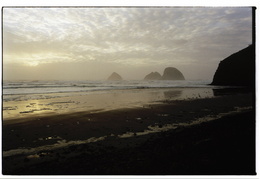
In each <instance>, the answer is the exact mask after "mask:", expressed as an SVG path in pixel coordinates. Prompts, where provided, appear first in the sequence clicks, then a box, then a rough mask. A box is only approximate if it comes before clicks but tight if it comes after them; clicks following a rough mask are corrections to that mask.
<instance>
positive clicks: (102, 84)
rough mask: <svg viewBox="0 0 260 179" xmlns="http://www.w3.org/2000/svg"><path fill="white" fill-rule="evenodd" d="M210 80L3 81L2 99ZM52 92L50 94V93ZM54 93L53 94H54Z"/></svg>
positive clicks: (178, 85) (201, 84) (192, 85)
mask: <svg viewBox="0 0 260 179" xmlns="http://www.w3.org/2000/svg"><path fill="white" fill-rule="evenodd" d="M208 84H210V81H208V80H204V81H200V80H197V81H186V80H185V81H167V80H166V81H162V80H160V81H159V80H155V81H145V80H129V81H128V80H123V81H87V80H86V81H4V82H3V101H4V102H7V101H21V100H28V99H49V98H57V97H64V96H71V95H75V93H78V92H81V93H82V92H84V93H85V94H91V93H93V92H100V93H106V92H108V91H111V90H127V89H155V88H211V87H212V86H209V85H208ZM50 94H52V95H50ZM54 94H55V95H54Z"/></svg>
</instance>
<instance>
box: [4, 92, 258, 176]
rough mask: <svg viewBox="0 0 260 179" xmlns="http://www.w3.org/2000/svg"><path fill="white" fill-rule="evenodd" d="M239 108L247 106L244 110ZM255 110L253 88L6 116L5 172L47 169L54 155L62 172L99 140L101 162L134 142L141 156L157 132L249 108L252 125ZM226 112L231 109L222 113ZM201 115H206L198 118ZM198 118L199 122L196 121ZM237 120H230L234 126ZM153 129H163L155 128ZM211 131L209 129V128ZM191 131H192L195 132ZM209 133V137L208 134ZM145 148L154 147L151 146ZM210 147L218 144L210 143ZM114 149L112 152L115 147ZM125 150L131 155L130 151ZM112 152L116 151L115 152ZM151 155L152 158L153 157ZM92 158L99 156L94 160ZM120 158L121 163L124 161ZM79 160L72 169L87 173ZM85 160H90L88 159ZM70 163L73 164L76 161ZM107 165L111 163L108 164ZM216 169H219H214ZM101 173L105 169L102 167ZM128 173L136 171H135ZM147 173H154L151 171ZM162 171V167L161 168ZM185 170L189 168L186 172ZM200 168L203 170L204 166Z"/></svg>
mask: <svg viewBox="0 0 260 179" xmlns="http://www.w3.org/2000/svg"><path fill="white" fill-rule="evenodd" d="M239 109H244V110H242V111H240V112H239ZM254 110H255V109H254V98H253V95H252V94H250V93H245V94H240V93H239V94H229V95H224V96H223V95H220V96H217V97H215V98H203V99H199V98H198V99H192V100H164V101H163V103H161V104H153V105H147V106H143V107H138V108H123V109H118V110H110V111H102V112H97V113H89V112H76V113H71V114H69V115H68V114H66V115H55V116H45V117H41V118H40V119H39V118H33V117H32V120H29V121H24V122H22V123H16V122H15V121H13V120H6V121H3V153H4V158H3V172H4V174H39V173H40V174H44V173H42V172H41V170H40V168H42V167H43V166H42V165H43V164H44V163H46V162H47V163H48V164H50V165H51V166H52V165H54V166H55V165H56V164H55V162H54V161H57V160H58V161H60V160H61V162H60V163H61V166H60V167H58V168H57V172H58V171H59V172H58V174H62V171H63V170H64V167H65V165H70V164H68V163H66V162H68V161H77V160H80V161H81V159H78V157H79V156H81V157H83V158H84V155H86V153H87V156H89V157H90V155H97V154H96V153H95V151H92V149H91V150H90V149H89V147H90V148H91V146H92V147H93V146H94V148H93V150H98V151H99V152H100V153H99V154H98V158H99V159H98V160H99V161H100V162H101V161H102V160H108V159H109V158H110V157H109V156H106V155H105V153H106V150H109V151H110V149H112V148H113V150H115V151H120V153H122V156H121V154H120V155H119V156H121V157H123V156H124V155H123V154H124V153H125V152H124V151H125V150H126V151H128V150H130V148H132V149H131V150H132V151H131V152H134V153H135V155H134V157H136V155H137V156H139V155H140V157H141V156H142V155H143V154H142V152H141V153H139V152H138V150H139V147H142V146H144V144H145V143H147V142H148V141H151V142H152V141H153V142H152V143H153V144H154V145H156V142H155V141H154V140H155V139H157V138H158V140H162V139H163V138H164V137H163V138H161V137H160V136H161V135H164V134H168V133H172V134H171V136H174V135H175V134H176V133H178V131H182V130H185V131H187V133H190V132H189V131H190V130H189V129H190V128H194V127H195V128H196V126H203V125H204V123H205V124H211V123H214V122H215V121H218V119H221V118H230V116H231V118H232V116H243V115H244V114H246V115H249V114H250V115H249V116H251V119H250V121H251V123H250V125H251V126H250V127H251V128H252V127H254V125H252V121H254V120H255V119H254V116H255V114H254V112H253V111H254ZM230 111H237V112H235V113H234V114H228V112H230ZM250 111H251V112H250ZM221 113H227V114H225V115H224V114H223V115H222V116H221V115H220V114H221ZM208 117H211V118H213V119H215V120H212V121H209V120H208V119H207V118H208ZM239 118H241V119H240V120H244V119H243V117H239ZM200 119H204V120H202V121H199V120H200ZM198 121H199V122H198ZM245 122H246V121H245ZM193 123H194V124H196V123H198V124H197V125H191V124H193ZM246 123H247V122H246ZM169 125H172V126H171V127H174V128H169V129H168V130H164V129H165V128H167V127H169ZM222 125H225V121H223V120H222ZM232 125H234V126H237V124H236V123H234V120H233V123H232ZM232 125H231V124H230V127H231V126H232ZM239 125H240V124H239ZM237 127H239V126H237ZM240 127H242V126H240ZM146 130H148V131H150V133H147V134H145V135H141V133H142V132H145V131H146ZM152 130H159V131H157V132H152ZM212 130H213V129H212ZM214 130H217V129H214ZM197 132H199V131H197ZM208 132H209V133H210V131H208ZM225 133H226V135H229V133H228V132H225ZM191 134H192V135H193V133H191ZM191 134H190V135H191ZM194 134H196V133H194ZM205 134H206V133H205ZM124 135H126V137H124ZM127 135H128V136H127ZM196 135H197V134H196ZM204 137H207V135H205V136H204ZM95 139H97V141H95ZM176 140H178V142H177V143H176V144H175V147H179V146H181V145H182V144H181V143H182V142H181V138H180V139H176ZM73 141H74V143H73ZM123 141H125V142H123ZM194 142H196V141H194ZM197 142H199V141H197ZM57 144H60V145H61V146H62V147H57V148H55V147H54V148H51V147H50V146H55V145H57ZM164 145H166V146H167V145H168V144H167V143H164V144H162V146H164ZM40 146H49V148H48V147H47V148H44V147H43V148H38V150H37V151H36V150H35V151H33V150H31V151H29V152H27V153H26V152H25V151H26V150H30V149H34V148H37V147H40ZM251 146H253V144H251ZM129 147H130V148H129ZM19 148H20V149H21V150H24V152H25V153H23V152H21V153H20V154H19V155H15V153H14V154H11V155H9V156H7V155H6V154H7V153H6V152H7V151H11V150H14V149H19ZM144 148H146V150H149V149H148V148H147V147H144ZM210 150H214V149H213V148H211V149H210ZM250 150H253V149H252V147H250ZM91 151H92V152H91ZM101 151H102V152H101ZM110 152H112V153H113V151H110ZM112 153H110V154H109V155H111V154H112ZM65 154H66V155H65ZM101 154H102V155H101ZM125 154H126V155H127V152H126V153H125ZM5 155H6V156H5ZM100 155H101V156H100ZM113 155H117V154H115V153H114V154H113ZM156 155H157V154H156ZM250 155H251V154H250ZM115 157H116V156H115ZM124 157H126V156H124ZM85 159H86V158H85ZM129 159H130V158H129ZM251 159H252V158H251ZM251 159H250V160H251ZM131 160H132V159H131ZM146 160H147V161H148V159H146ZM187 160H188V159H187ZM85 162H86V161H85ZM91 162H94V161H92V160H91ZM118 162H119V163H120V161H118ZM72 163H73V162H72ZM14 164H16V165H14ZM74 164H75V163H74ZM146 164H147V168H146V171H147V172H148V171H150V172H151V174H152V173H153V170H150V169H149V166H150V164H148V163H146ZM251 164H252V162H251ZM251 164H250V165H251ZM75 165H76V164H75ZM79 165H80V164H79V163H78V165H76V166H75V167H74V168H72V169H71V171H70V172H72V174H84V173H82V172H84V167H83V168H81V169H80V170H81V171H78V172H79V173H78V172H77V170H79V169H76V167H79ZM86 165H91V164H90V163H89V162H87V164H86ZM114 165H117V164H114ZM25 166H26V167H25ZM70 166H71V167H72V165H70ZM24 167H25V168H24ZM56 167H57V166H56ZM85 167H86V166H85ZM103 167H105V168H106V167H108V168H109V165H108V166H103ZM103 167H102V165H101V166H100V167H98V168H99V172H100V171H101V170H105V171H106V172H105V173H106V174H124V173H122V172H123V171H125V169H123V168H122V170H121V171H120V172H119V171H118V172H115V170H113V172H112V173H109V172H108V171H107V169H105V168H103ZM150 167H151V166H150ZM43 168H44V167H43ZM45 168H46V169H47V168H48V167H47V166H46V167H45ZM173 168H174V167H173ZM109 170H110V169H109ZM111 170H112V169H111ZM250 170H253V169H252V167H250ZM37 172H38V173H37ZM46 172H47V173H46V174H53V173H52V172H54V174H55V171H52V172H48V170H46ZM64 172H65V173H67V172H68V171H66V170H64ZM88 172H90V173H88ZM88 172H86V173H85V174H91V172H92V171H89V170H88ZM103 172H104V171H103ZM107 172H108V173H107ZM158 172H159V171H158ZM168 172H169V173H168V174H171V172H170V171H168ZM211 172H213V173H214V171H211ZM94 174H98V172H94ZM100 174H103V173H102V172H101V173H100ZM125 174H131V172H130V173H125ZM139 174H140V173H139ZM146 174H149V172H148V173H146ZM159 174H163V173H161V172H159ZM166 174H167V173H166ZM183 174H185V172H184V173H183ZM187 174H188V173H187ZM200 174H204V173H203V172H202V173H200Z"/></svg>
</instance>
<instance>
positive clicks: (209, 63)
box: [3, 7, 252, 79]
mask: <svg viewBox="0 0 260 179" xmlns="http://www.w3.org/2000/svg"><path fill="white" fill-rule="evenodd" d="M251 43H252V9H251V8H249V7H242V8H238V7H236V8H220V7H212V8H188V7H186V8H176V7H175V8H174V7H170V8H162V7H160V8H154V7H153V8H130V7H127V8H4V10H3V60H4V61H3V62H4V63H3V69H4V79H22V78H24V79H33V78H38V79H55V78H56V79H70V78H71V79H106V78H107V76H108V75H109V74H110V73H112V72H113V71H116V72H119V73H121V75H122V76H123V77H124V78H125V79H143V77H144V76H145V75H146V74H147V73H150V72H151V71H158V72H159V73H161V74H162V72H163V69H164V68H165V67H168V66H173V67H176V68H178V69H179V70H180V71H182V72H183V74H184V76H185V77H186V78H187V79H212V78H213V75H214V72H215V70H216V68H217V66H218V63H219V62H220V61H221V60H223V59H224V58H225V57H227V56H229V55H231V54H232V53H234V52H237V51H239V50H241V49H243V48H245V47H247V46H248V45H249V44H251ZM101 66H102V68H101ZM57 69H59V70H57ZM72 69H73V70H72ZM46 70H48V71H46Z"/></svg>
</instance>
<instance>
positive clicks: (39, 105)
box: [3, 86, 217, 120]
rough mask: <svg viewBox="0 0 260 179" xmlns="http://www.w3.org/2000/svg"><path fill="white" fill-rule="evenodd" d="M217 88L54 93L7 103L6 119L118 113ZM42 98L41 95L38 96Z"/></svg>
mask: <svg viewBox="0 0 260 179" xmlns="http://www.w3.org/2000/svg"><path fill="white" fill-rule="evenodd" d="M214 90H217V89H214V88H212V87H211V86H210V87H207V88H205V87H203V88H194V87H191V88H190V87H189V88H179V87H178V88H153V89H151V88H148V89H125V90H109V91H107V92H106V93H103V92H93V93H90V94H88V93H84V92H77V93H73V94H70V96H59V97H55V96H56V95H55V94H52V95H51V96H49V97H46V98H47V99H41V98H39V99H37V98H36V99H34V98H35V97H34V96H32V97H30V99H26V100H18V101H17V100H15V101H6V102H5V101H4V102H3V118H4V120H13V119H17V118H30V117H36V116H43V115H48V116H51V115H56V114H64V113H72V112H83V111H95V110H100V111H101V110H115V109H119V108H135V107H142V106H143V105H149V104H156V103H161V102H162V101H165V100H186V99H188V100H189V99H197V98H210V97H214ZM37 96H41V95H37Z"/></svg>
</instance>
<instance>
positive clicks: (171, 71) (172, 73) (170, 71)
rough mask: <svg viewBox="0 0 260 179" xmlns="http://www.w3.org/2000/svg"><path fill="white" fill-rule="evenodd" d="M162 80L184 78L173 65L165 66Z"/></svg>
mask: <svg viewBox="0 0 260 179" xmlns="http://www.w3.org/2000/svg"><path fill="white" fill-rule="evenodd" d="M161 79H162V80H185V78H184V76H183V74H182V73H181V72H180V71H179V70H178V69H177V68H174V67H168V68H165V70H164V72H163V76H162V78H161Z"/></svg>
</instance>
